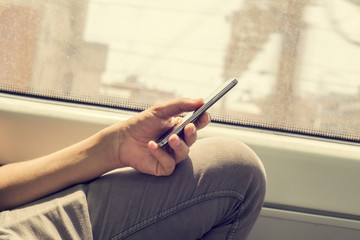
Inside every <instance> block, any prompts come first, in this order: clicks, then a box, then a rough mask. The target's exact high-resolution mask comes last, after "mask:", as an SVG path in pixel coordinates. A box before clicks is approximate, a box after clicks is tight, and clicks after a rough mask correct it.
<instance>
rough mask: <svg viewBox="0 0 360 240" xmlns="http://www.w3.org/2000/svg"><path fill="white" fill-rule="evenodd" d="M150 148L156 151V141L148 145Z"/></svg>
mask: <svg viewBox="0 0 360 240" xmlns="http://www.w3.org/2000/svg"><path fill="white" fill-rule="evenodd" d="M148 146H149V148H150V149H151V150H156V148H157V144H156V143H155V142H154V141H150V142H149V143H148Z"/></svg>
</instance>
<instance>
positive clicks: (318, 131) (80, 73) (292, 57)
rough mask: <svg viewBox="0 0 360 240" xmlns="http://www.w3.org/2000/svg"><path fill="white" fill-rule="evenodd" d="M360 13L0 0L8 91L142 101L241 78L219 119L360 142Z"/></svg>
mask: <svg viewBox="0 0 360 240" xmlns="http://www.w3.org/2000/svg"><path fill="white" fill-rule="evenodd" d="M359 13H360V1H359V0H332V1H320V0H312V1H310V0H309V1H304V0H292V1H289V0H266V1H265V0H258V1H254V0H226V1H219V0H215V1H209V0H199V1H190V0H184V1H174V0H170V1H169V0H167V1H164V0H154V1H145V0H135V1H134V0H132V1H130V0H116V1H115V0H63V1H47V0H37V1H28V0H2V1H1V2H0V46H1V47H0V66H1V68H0V90H1V92H4V93H9V94H10V93H15V94H22V95H26V96H34V97H40V98H50V99H55V100H60V101H75V102H80V103H85V104H96V105H102V106H109V107H119V108H124V109H133V110H141V109H144V108H146V107H148V106H149V105H152V104H154V103H156V102H160V101H164V100H167V99H170V98H176V97H182V96H186V97H205V96H206V95H207V93H209V92H210V91H211V90H212V89H213V88H214V87H215V86H217V85H219V83H220V82H222V81H224V80H227V79H228V78H231V77H237V78H238V79H239V82H240V83H239V84H238V86H237V88H236V89H235V90H233V92H232V94H229V96H227V97H226V98H225V99H224V100H223V101H222V102H220V103H218V104H217V106H216V108H215V109H213V110H212V114H213V119H214V121H218V122H224V123H228V124H237V125H243V126H247V127H256V128H262V129H271V130H278V131H284V132H291V133H300V134H306V135H316V136H322V137H325V138H334V139H340V140H347V141H355V142H358V141H360V128H359V126H360V78H359V76H360V65H359V62H360V28H359V26H360V14H359Z"/></svg>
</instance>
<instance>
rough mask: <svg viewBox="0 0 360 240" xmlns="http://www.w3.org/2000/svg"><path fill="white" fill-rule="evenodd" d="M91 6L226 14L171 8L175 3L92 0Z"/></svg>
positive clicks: (199, 13) (216, 11) (213, 11)
mask: <svg viewBox="0 0 360 240" xmlns="http://www.w3.org/2000/svg"><path fill="white" fill-rule="evenodd" d="M91 3H93V4H98V5H101V6H112V7H118V8H120V7H121V8H132V9H138V10H143V9H146V10H157V11H164V12H178V13H191V14H197V15H209V16H223V15H225V14H228V11H226V12H223V13H220V12H219V11H218V9H213V10H212V9H208V10H197V9H193V8H179V7H173V6H174V5H176V4H175V3H174V4H173V5H172V6H159V5H157V6H156V5H149V4H147V5H144V4H143V3H141V4H134V3H128V2H125V3H124V2H119V1H116V2H115V1H110V0H108V1H97V0H93V1H91ZM144 3H149V2H148V1H146V2H145V1H144Z"/></svg>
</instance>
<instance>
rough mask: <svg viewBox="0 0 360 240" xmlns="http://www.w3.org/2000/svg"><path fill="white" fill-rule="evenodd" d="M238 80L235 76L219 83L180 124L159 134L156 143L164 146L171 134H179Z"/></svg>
mask: <svg viewBox="0 0 360 240" xmlns="http://www.w3.org/2000/svg"><path fill="white" fill-rule="evenodd" d="M237 83H238V80H237V79H236V78H234V79H230V80H228V81H226V82H224V83H223V84H221V85H220V87H219V88H217V89H216V90H215V91H214V92H213V93H212V94H211V95H210V96H208V97H207V98H205V100H204V101H205V103H204V105H202V106H201V107H200V108H198V109H197V110H195V111H194V112H191V113H188V114H187V115H186V116H185V117H184V118H183V120H182V122H181V124H180V125H178V126H176V127H174V128H173V129H170V130H169V131H168V132H166V133H165V134H164V135H163V136H161V137H160V138H159V139H158V140H157V144H158V145H159V146H160V147H161V148H164V147H166V146H167V145H168V141H169V138H170V136H171V135H173V134H177V135H180V134H181V133H182V131H183V130H184V127H185V126H186V125H187V124H189V123H193V122H195V121H196V120H197V119H198V118H199V117H200V116H201V114H203V113H204V112H205V111H206V110H208V109H209V108H210V107H211V106H212V105H214V104H215V103H216V102H217V101H218V100H219V99H220V98H222V97H223V96H224V95H225V94H226V93H227V92H229V91H230V90H231V89H232V88H233V87H234V86H235V85H236V84H237Z"/></svg>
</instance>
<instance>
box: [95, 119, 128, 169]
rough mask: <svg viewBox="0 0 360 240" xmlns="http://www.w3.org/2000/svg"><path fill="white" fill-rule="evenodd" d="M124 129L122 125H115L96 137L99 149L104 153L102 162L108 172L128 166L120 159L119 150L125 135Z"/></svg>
mask: <svg viewBox="0 0 360 240" xmlns="http://www.w3.org/2000/svg"><path fill="white" fill-rule="evenodd" d="M122 128H123V127H122V125H121V124H115V125H112V126H110V127H108V128H105V129H103V130H102V131H100V132H99V133H98V134H96V135H95V137H96V138H97V145H98V146H97V148H98V149H99V151H100V152H101V153H102V157H101V161H102V162H103V164H104V166H105V168H106V169H107V170H108V171H110V170H113V169H116V168H122V167H125V166H126V165H125V164H124V163H122V162H121V160H120V159H119V149H120V148H121V146H122V142H123V135H124V134H123V132H124V131H123V130H122Z"/></svg>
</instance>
